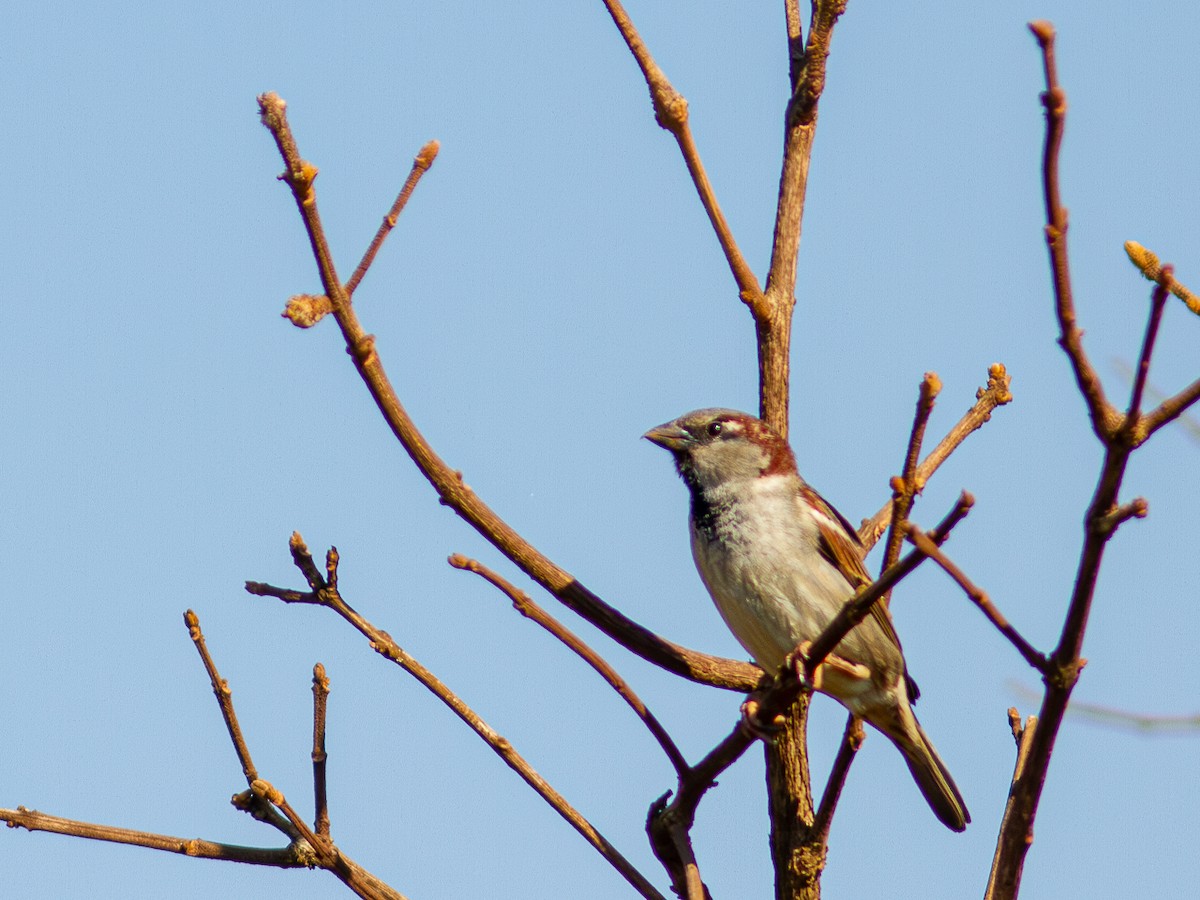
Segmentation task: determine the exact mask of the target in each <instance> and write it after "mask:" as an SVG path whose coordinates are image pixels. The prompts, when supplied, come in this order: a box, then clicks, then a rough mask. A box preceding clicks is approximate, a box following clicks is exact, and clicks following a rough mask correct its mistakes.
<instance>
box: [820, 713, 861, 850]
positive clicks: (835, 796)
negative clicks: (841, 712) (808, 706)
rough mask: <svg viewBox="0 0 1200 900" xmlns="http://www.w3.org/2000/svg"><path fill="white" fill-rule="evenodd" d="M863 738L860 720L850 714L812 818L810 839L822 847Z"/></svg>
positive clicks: (827, 840) (825, 842)
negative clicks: (819, 802)
mask: <svg viewBox="0 0 1200 900" xmlns="http://www.w3.org/2000/svg"><path fill="white" fill-rule="evenodd" d="M865 739H866V734H865V733H864V732H863V727H862V720H861V719H859V718H858V717H856V716H853V715H851V716H850V717H849V718H847V719H846V730H845V731H844V732H843V733H842V743H841V746H839V747H838V752H837V756H836V757H834V760H833V768H832V769H831V770H830V772H829V780H828V781H827V782H825V791H824V793H822V794H821V805H820V806H819V807H817V815H816V818H814V819H813V827H812V832H813V835H812V840H813V843H815V844H819V845H820V846H822V847H824V846H826V845H827V844H828V843H829V828H830V826H831V825H832V824H833V813H834V811H835V810H836V809H837V803H838V800H839V799H840V798H841V796H842V787H843V786H844V785H845V784H846V776H847V775H849V774H850V764H851V763H853V762H854V760H855V757H856V756H857V755H858V750H859V748H860V747H862V744H863V741H864V740H865Z"/></svg>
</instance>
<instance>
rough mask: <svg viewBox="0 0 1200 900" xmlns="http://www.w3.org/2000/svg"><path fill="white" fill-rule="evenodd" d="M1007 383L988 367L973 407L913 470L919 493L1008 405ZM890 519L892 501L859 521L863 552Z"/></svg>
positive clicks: (1003, 374)
mask: <svg viewBox="0 0 1200 900" xmlns="http://www.w3.org/2000/svg"><path fill="white" fill-rule="evenodd" d="M1011 381H1012V379H1011V378H1010V376H1009V374H1008V372H1007V371H1006V370H1005V368H1004V366H1003V365H1001V364H1000V363H994V364H992V366H991V367H990V368H989V369H988V382H987V385H986V386H985V387H981V388H980V389H979V390H978V391H976V392H975V405H974V406H972V407H971V408H970V409H969V410H967V412H966V415H964V416H963V417H962V418H961V419H959V421H958V424H956V425H955V426H954V427H953V428H951V429H950V431H949V432H948V433H947V434H946V436H945V437H944V438H942V440H941V443H939V444H938V445H937V446H936V447H934V448H933V451H932V452H931V453H930V454H929V455H928V456H927V457H925V459H924V460H922V461H921V464H920V465H919V466H917V472H916V479H915V480H916V482H917V484H919V485H920V486H921V488H922V489H923V488H924V486H925V485H926V484H927V483H928V482H929V479H930V478H931V477H932V476H933V473H934V472H936V471H937V470H938V468H939V467H940V466H941V465H942V463H944V462H945V461H946V460H947V459H948V458H949V457H950V454H951V453H953V452H954V451H955V450H956V449H958V447H959V445H960V444H962V442H963V441H964V440H966V439H967V436H968V435H970V434H971V433H972V432H975V431H978V430H979V429H980V428H981V427H983V424H984V423H985V422H987V421H989V420H990V419H991V418H992V410H994V409H995V408H996V407H998V406H1004V405H1005V404H1007V403H1011V402H1012V393H1011V392H1010V391H1009V384H1010V382H1011ZM891 515H892V501H891V500H889V501H888V502H887V503H885V504H884V505H883V507H882V508H880V510H879V512H877V513H875V515H873V516H871V517H870V518H869V519H863V522H862V524H861V525H860V526H859V529H858V537H859V540H861V541H862V542H863V546H864V547H865V548H866V549H867V550H870V549H871V548H872V547H874V546H875V543H876V541H878V540H879V537H880V535H882V534H883V532H884V529H885V528H886V527H887V522H888V521H889V520H890V519H891Z"/></svg>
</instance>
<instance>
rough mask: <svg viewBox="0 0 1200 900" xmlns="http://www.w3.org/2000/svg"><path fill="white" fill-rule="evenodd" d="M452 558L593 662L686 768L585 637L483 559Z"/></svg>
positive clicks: (677, 764)
mask: <svg viewBox="0 0 1200 900" xmlns="http://www.w3.org/2000/svg"><path fill="white" fill-rule="evenodd" d="M449 562H450V565H452V566H454V568H456V569H462V570H464V571H467V572H474V573H475V574H476V575H478V576H480V577H481V578H482V579H483V580H484V581H486V582H488V583H489V584H491V585H492V586H493V587H495V588H497V589H499V590H500V592H501V593H503V594H504V595H505V596H506V597H508V599H509V600H510V601H512V605H513V609H515V610H516V611H517V612H519V613H520V614H521V615H523V616H525V618H527V619H531V620H532V621H534V622H536V623H537V624H538V625H540V626H542V628H544V629H545V630H546V631H548V632H550V634H552V635H554V637H556V638H558V640H559V641H560V642H562V643H563V644H564V645H565V646H566V647H567V648H568V649H570V650H571V652H573V653H574V654H576V655H577V656H578V657H579V658H580V659H582V660H583V661H584V662H586V663H587V664H588V665H589V666H591V667H592V668H593V669H594V670H595V671H596V673H597V674H598V675H599V676H600V677H601V678H603V679H604V680H605V681H606V682H607V683H608V685H609V687H611V688H612V689H613V690H614V691H616V692H617V694H618V696H620V698H621V699H622V700H624V701H625V702H626V703H627V704H628V705H629V708H630V709H632V710H633V711H634V713H636V714H637V717H638V718H639V719H641V720H642V723H643V724H644V725H645V726H646V728H647V730H649V732H650V734H652V735H653V736H654V739H655V740H656V741H658V745H659V746H660V747H662V750H663V753H665V754H666V755H667V759H669V760H670V761H671V765H672V766H674V768H675V771H676V773H679V774H682V773H683V771H684V770H685V769H687V767H688V765H687V760H685V759H684V758H683V754H682V753H680V752H679V748H678V747H677V746H675V741H673V740H672V739H671V736H670V735H669V734H667V731H666V729H665V728H663V727H662V723H660V722H659V721H658V719H657V718H656V717H655V715H654V713H652V712H650V710H649V709H648V708H647V707H646V704H645V703H643V702H642V699H641V697H639V696H638V695H637V694H636V693H635V692H634V690H633V688H631V687H630V686H629V683H628V682H626V681H625V679H624V678H622V677H621V676H620V675H618V674H617V671H616V669H614V668H613V667H612V666H610V665H609V664H608V663H607V662H605V661H604V658H603V657H602V656H601V655H600V654H599V653H597V652H596V651H595V650H593V649H592V648H591V647H589V646H588V645H587V643H585V642H584V640H583V639H582V638H580V637H579V636H578V635H577V634H575V633H574V632H572V631H571V630H570V629H569V628H567V627H566V626H565V625H563V624H562V623H561V622H559V621H558V620H557V619H555V618H554V617H553V616H552V615H550V614H549V613H548V612H546V610H544V609H543V608H542V607H541V606H540V605H538V604H537V603H536V602H535V601H534V599H533V598H532V597H530V596H529V595H528V594H526V593H525V592H524V591H522V590H519V589H518V588H517V587H516V585H514V584H512V583H511V582H509V581H507V580H506V579H504V578H502V577H501V576H500V575H499V574H497V573H496V572H493V571H492V570H491V569H489V568H488V567H487V566H485V565H483V564H482V563H480V562H477V561H476V560H473V559H468V558H467V557H465V556H463V555H462V554H461V553H455V554H454V555H453V556H451V557H450V559H449Z"/></svg>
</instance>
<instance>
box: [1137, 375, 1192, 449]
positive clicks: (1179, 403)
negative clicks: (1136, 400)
mask: <svg viewBox="0 0 1200 900" xmlns="http://www.w3.org/2000/svg"><path fill="white" fill-rule="evenodd" d="M1198 400H1200V378H1197V379H1196V380H1195V381H1193V382H1192V383H1191V384H1189V385H1188V386H1187V387H1185V388H1184V389H1183V390H1182V391H1180V392H1179V393H1178V394H1176V395H1175V396H1173V397H1168V398H1167V399H1166V400H1164V401H1163V402H1162V403H1160V404H1159V405H1158V406H1157V407H1155V408H1154V409H1153V410H1151V411H1150V412H1148V413H1146V415H1144V416H1143V417H1142V431H1143V433H1144V434H1145V437H1143V438H1142V440H1143V441H1145V439H1146V437H1149V436H1150V435H1152V434H1154V432H1156V431H1158V429H1160V428H1162V427H1163V426H1164V425H1167V424H1169V423H1171V422H1174V421H1175V420H1176V419H1178V418H1179V417H1180V416H1181V415H1183V414H1184V413H1185V412H1187V410H1188V408H1189V407H1191V406H1193V405H1194V404H1195V403H1196V401H1198Z"/></svg>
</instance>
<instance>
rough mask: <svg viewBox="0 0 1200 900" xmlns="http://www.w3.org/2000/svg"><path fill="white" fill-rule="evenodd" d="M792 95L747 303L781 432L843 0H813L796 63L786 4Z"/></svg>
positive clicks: (795, 20)
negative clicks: (811, 171)
mask: <svg viewBox="0 0 1200 900" xmlns="http://www.w3.org/2000/svg"><path fill="white" fill-rule="evenodd" d="M786 9H787V24H788V43H789V55H790V56H791V65H790V66H789V69H790V73H791V74H790V79H791V83H792V97H791V99H790V100H789V101H788V105H787V109H786V110H785V112H784V128H785V137H784V148H783V166H782V167H781V169H780V173H779V197H778V201H777V203H776V207H775V230H774V235H773V237H772V240H771V264H770V269H769V271H768V273H767V280H766V287H765V290H764V291H763V298H762V301H761V303H759V304H758V306H757V307H755V306H752V307H751V309H752V311H753V312H754V324H755V329H756V331H757V335H758V389H759V395H758V405H759V415H760V417H761V418H762V419H763V420H764V421H766V422H767V423H768V424H769V425H770V426H771V427H772V428H774V429H775V430H776V431H777V432H778V433H779V434H781V435H782V436H783V437H785V438H786V437H787V432H788V400H789V397H788V394H789V390H790V388H789V377H790V371H791V338H792V309H793V308H794V307H795V305H796V266H797V255H798V254H799V252H800V233H801V226H802V223H803V220H804V200H805V196H806V194H807V191H808V167H809V163H810V162H811V159H812V148H813V140H814V139H815V138H816V130H817V109H818V107H819V105H820V101H821V94H822V93H823V92H824V90H825V67H826V60H827V59H828V57H829V47H830V42H831V41H832V39H833V26H834V25H835V24H836V22H837V20H838V17H839V16H841V14H842V13H843V12H845V10H846V0H813V3H812V20H811V22H810V23H809V28H808V40H807V42H806V43H805V45H804V54H803V58H802V61H801V62H800V64H799V66H797V61H796V50H797V44H798V42H799V38H800V29H799V15H798V10H796V9H795V8H794V7H786Z"/></svg>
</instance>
